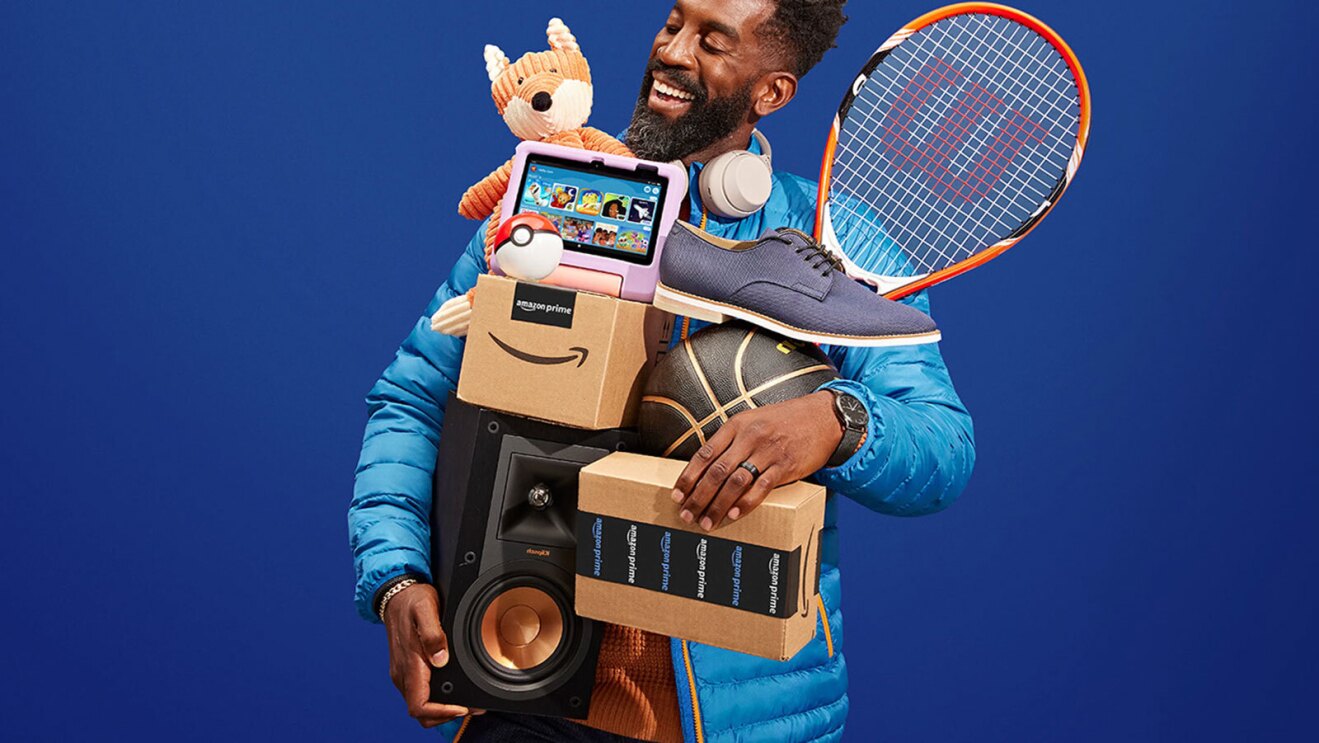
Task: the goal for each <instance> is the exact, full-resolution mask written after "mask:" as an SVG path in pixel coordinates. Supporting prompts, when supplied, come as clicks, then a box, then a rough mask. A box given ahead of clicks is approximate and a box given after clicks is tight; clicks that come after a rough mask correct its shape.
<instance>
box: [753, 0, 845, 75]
mask: <svg viewBox="0 0 1319 743" xmlns="http://www.w3.org/2000/svg"><path fill="white" fill-rule="evenodd" d="M846 4H847V0H774V6H775V7H774V15H772V16H770V17H769V18H767V19H765V21H764V22H762V23H761V24H760V26H759V27H758V28H757V29H756V33H757V34H758V35H759V36H760V37H761V39H763V40H765V41H767V42H769V46H770V48H771V49H773V51H774V52H775V53H776V54H778V55H781V57H782V58H783V59H785V60H786V61H787V64H788V71H789V72H791V73H792V74H794V75H796V76H797V77H801V76H803V75H805V74H806V73H807V72H809V71H810V69H811V68H812V67H814V66H815V65H816V63H818V62H819V61H820V60H821V59H823V58H824V53H825V52H827V51H829V50H830V49H833V48H834V46H836V44H835V42H836V41H837V39H838V30H839V29H840V28H842V27H843V24H844V23H847V16H845V15H843V6H844V5H846Z"/></svg>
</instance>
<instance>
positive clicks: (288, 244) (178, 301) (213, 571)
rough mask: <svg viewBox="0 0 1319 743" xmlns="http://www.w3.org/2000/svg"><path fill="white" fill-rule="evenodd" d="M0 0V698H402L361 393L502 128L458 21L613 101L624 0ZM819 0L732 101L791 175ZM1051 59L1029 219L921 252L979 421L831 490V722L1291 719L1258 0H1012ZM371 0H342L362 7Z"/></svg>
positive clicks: (1284, 379) (168, 707)
mask: <svg viewBox="0 0 1319 743" xmlns="http://www.w3.org/2000/svg"><path fill="white" fill-rule="evenodd" d="M467 5H468V4H466V3H447V2H446V3H435V2H433V3H421V2H409V3H404V2H396V3H380V4H367V3H351V4H349V3H337V4H330V3H325V2H314V3H313V2H285V3H269V2H264V1H262V2H252V1H249V2H225V3H198V2H186V3H178V2H140V3H117V4H110V3H92V2H83V3H71V2H56V1H54V0H33V1H19V0H10V1H9V2H5V3H4V4H3V6H2V7H0V256H3V267H2V268H0V319H2V320H3V322H0V340H2V342H3V349H2V351H0V353H2V356H0V358H2V359H3V365H0V369H3V371H2V372H0V374H3V379H2V380H0V382H2V383H3V388H2V389H3V390H4V395H5V398H4V407H3V410H4V413H3V421H4V425H3V429H0V430H3V437H4V438H3V442H0V443H3V446H0V465H3V471H4V479H3V486H0V487H3V495H2V496H0V523H2V524H3V527H0V528H3V532H2V533H0V557H2V558H3V573H2V575H3V578H4V596H5V604H4V610H3V620H2V621H3V632H2V633H0V641H2V642H3V661H2V663H3V671H2V672H0V684H3V687H4V693H3V694H0V734H2V735H3V737H5V738H6V739H8V740H67V739H76V738H83V737H88V736H94V735H95V736H101V737H111V738H124V737H127V736H129V735H130V734H132V733H138V732H140V733H143V734H145V733H148V732H150V733H154V734H159V735H162V736H170V737H173V738H183V739H189V740H234V739H262V740H284V739H290V738H294V737H295V736H296V737H298V738H302V739H307V740H349V739H356V740H386V739H389V740H395V739H397V740H402V739H408V738H415V739H420V738H421V737H422V736H423V735H424V734H423V733H422V732H421V731H420V730H419V729H418V728H417V727H416V725H415V723H413V722H412V721H411V720H409V719H408V718H407V717H406V715H405V714H404V708H403V705H402V703H401V701H400V700H399V698H398V696H397V694H396V692H395V691H394V689H393V687H392V686H391V685H390V682H389V679H388V677H387V673H386V653H385V650H386V648H385V643H384V635H383V632H382V631H381V630H380V628H379V627H374V626H368V625H367V624H365V623H363V622H361V620H359V619H358V618H357V617H356V615H355V613H354V611H353V608H352V606H351V595H352V567H351V561H350V556H349V552H348V548H347V535H346V528H345V522H344V508H345V506H346V505H347V501H348V497H349V493H350V490H351V486H352V473H353V467H354V464H355V461H356V457H357V450H358V444H359V439H360V435H361V428H362V424H363V422H364V416H365V409H364V406H363V404H362V397H363V395H364V394H365V392H366V391H367V389H368V388H369V387H370V385H371V383H372V382H373V381H374V379H375V378H376V376H377V374H378V373H379V372H380V371H381V370H382V369H383V368H384V366H385V365H386V363H387V362H388V361H389V359H390V358H391V354H392V353H393V350H394V348H395V347H396V346H397V343H398V342H399V341H400V340H401V339H402V337H403V335H404V334H405V332H406V330H407V329H408V328H409V327H410V325H411V324H412V323H413V322H414V321H415V319H416V317H417V315H418V313H419V311H420V310H421V309H422V308H423V306H424V305H425V303H426V301H427V300H428V299H429V297H430V296H431V293H432V292H433V291H434V289H435V287H436V285H438V284H439V282H440V281H441V280H442V279H443V277H444V275H445V273H446V269H447V268H448V266H449V265H450V264H451V263H452V261H453V260H454V258H455V256H456V255H457V253H458V251H459V249H460V247H461V246H462V245H463V244H464V243H465V242H466V241H467V239H468V237H469V235H470V234H471V232H472V230H473V225H472V224H471V223H467V222H464V221H463V220H462V219H460V218H459V217H458V216H457V214H456V213H455V205H456V202H457V199H458V196H459V195H460V193H461V191H462V189H463V188H465V187H466V186H467V185H469V184H470V183H473V182H475V181H476V180H477V179H478V178H480V177H481V176H483V175H484V174H485V173H486V172H487V171H488V170H489V169H491V168H493V167H494V166H495V165H497V164H499V163H500V162H502V161H503V159H504V158H505V157H507V156H508V155H509V153H511V151H512V148H513V146H514V144H515V140H514V138H513V136H512V135H511V134H508V133H507V132H506V131H505V130H504V127H503V125H502V124H501V122H500V121H499V119H498V118H497V117H496V114H495V112H494V109H493V105H492V104H491V103H490V100H489V90H488V83H487V82H486V81H485V73H484V67H483V64H482V59H481V45H482V44H484V43H485V42H487V41H493V42H497V43H499V44H500V45H501V46H502V47H503V48H504V49H505V50H506V51H508V52H509V53H510V54H513V55H517V54H520V53H521V52H522V51H526V50H534V49H541V48H543V46H544V37H543V29H544V27H545V21H546V19H547V18H548V17H549V16H550V15H552V14H560V15H563V16H564V17H565V19H566V20H567V21H568V23H569V25H570V26H572V28H573V30H574V31H575V32H576V34H577V35H578V37H579V38H580V39H581V41H582V43H583V46H584V48H585V51H586V52H587V54H588V57H589V58H590V59H591V60H592V62H593V70H594V73H595V78H596V115H595V116H594V117H593V120H592V123H593V124H595V125H597V126H600V127H602V128H604V129H606V130H610V131H616V130H618V129H620V128H621V127H622V126H623V125H624V124H625V123H626V120H627V117H628V114H629V113H630V111H631V108H632V103H633V101H634V99H635V95H636V93H637V89H638V85H639V82H640V78H641V70H642V66H643V63H644V61H645V56H646V53H647V49H648V46H649V43H650V39H651V37H652V35H653V33H654V32H655V31H656V30H657V29H658V27H659V24H660V23H661V22H662V18H663V15H664V12H665V9H666V6H665V4H664V3H662V2H656V3H635V4H633V3H613V4H610V5H609V6H608V7H609V10H608V12H607V13H604V12H602V11H601V8H602V7H604V6H602V5H601V4H598V3H552V4H548V6H547V4H546V3H544V2H504V3H499V5H500V6H501V10H500V11H499V16H500V17H501V18H503V19H507V20H505V21H504V22H500V23H492V22H491V21H490V17H491V16H492V15H493V13H492V12H491V11H488V10H484V9H482V8H481V7H480V4H476V3H473V4H471V7H464V6H467ZM931 5H932V3H928V2H909V1H906V0H904V1H902V2H885V3H873V2H856V3H853V6H854V7H852V8H851V9H850V10H851V14H852V16H853V20H852V22H851V23H850V24H849V25H848V26H847V27H846V28H845V29H844V31H843V34H842V37H841V39H840V42H839V45H840V48H839V49H837V50H835V51H834V52H832V53H831V54H830V55H829V56H828V58H827V59H826V60H825V62H824V63H823V64H821V65H820V66H819V67H818V68H817V69H816V70H815V71H813V72H812V73H811V74H810V75H809V76H808V77H806V79H805V81H804V83H805V84H804V86H803V88H802V90H801V95H800V96H799V98H798V100H797V101H796V102H794V103H793V104H792V105H791V106H790V107H789V108H788V109H787V110H786V111H784V112H782V113H781V114H780V115H778V116H776V117H774V118H773V119H771V120H769V121H768V122H767V124H766V126H765V129H766V131H767V133H768V134H769V136H770V137H771V138H772V139H773V141H774V143H775V145H776V147H775V152H776V155H777V161H776V165H778V167H779V168H783V169H788V170H792V171H795V172H799V173H804V174H807V175H813V174H814V173H815V172H816V169H817V165H818V157H819V150H820V147H821V144H822V142H823V138H824V134H825V130H826V127H827V126H828V123H829V121H830V116H831V112H832V110H833V108H834V106H835V105H836V103H837V100H838V98H839V96H840V93H841V89H842V86H843V85H845V84H846V81H847V80H849V79H850V78H851V76H852V74H853V73H854V71H855V69H856V67H857V66H858V65H859V64H860V63H861V62H862V61H863V60H864V59H865V57H866V56H867V55H868V54H869V52H870V51H871V49H872V48H873V47H874V46H875V45H877V44H878V42H879V41H880V40H881V39H882V38H883V37H885V36H887V35H888V33H889V32H891V31H892V30H894V29H895V28H897V27H898V26H899V25H901V24H902V23H903V22H905V21H906V20H908V19H909V18H912V17H914V16H915V15H917V14H918V13H919V12H921V11H923V10H926V9H928V7H930V6H931ZM1022 5H1023V6H1024V7H1025V8H1026V9H1028V10H1031V11H1034V12H1036V13H1038V14H1040V15H1041V16H1042V17H1044V18H1045V19H1047V20H1048V21H1049V22H1050V23H1051V24H1052V25H1054V26H1055V27H1056V28H1057V29H1058V30H1059V31H1060V32H1061V33H1062V34H1063V36H1064V37H1065V38H1067V39H1068V40H1069V41H1070V42H1071V44H1072V45H1073V46H1074V48H1075V49H1076V50H1077V52H1078V54H1079V55H1080V57H1081V58H1082V60H1083V62H1084V64H1085V65H1086V67H1087V70H1088V72H1089V74H1090V77H1091V81H1092V85H1093V91H1094V100H1095V120H1094V136H1093V139H1092V144H1091V148H1090V150H1089V153H1088V157H1087V158H1086V162H1085V164H1084V166H1083V167H1082V169H1081V172H1080V175H1079V178H1078V180H1077V182H1076V184H1075V186H1074V188H1073V189H1072V191H1071V192H1070V193H1069V194H1068V196H1067V197H1066V199H1064V201H1063V202H1062V204H1061V206H1060V207H1059V208H1058V209H1057V210H1056V211H1055V213H1054V214H1053V215H1052V216H1050V217H1049V219H1048V220H1047V221H1046V222H1045V223H1044V225H1043V226H1042V227H1041V228H1040V229H1039V230H1037V231H1036V232H1035V233H1034V234H1032V235H1031V237H1030V238H1029V239H1028V240H1027V241H1026V242H1024V243H1023V244H1022V245H1021V246H1019V247H1018V248H1017V249H1016V250H1014V251H1013V252H1011V253H1009V254H1008V255H1006V256H1005V257H1004V258H1003V259H1001V260H1000V261H997V262H995V263H993V264H991V265H990V266H988V267H987V268H985V269H983V270H980V271H977V272H975V273H973V274H971V275H968V276H965V277H963V278H961V279H959V280H957V281H956V282H955V283H952V284H949V285H946V286H944V287H942V288H940V289H938V290H937V291H936V292H935V296H934V304H935V310H936V315H937V317H938V319H939V321H940V324H941V326H942V328H943V330H944V334H945V341H944V343H943V351H944V354H945V356H946V357H947V360H948V363H949V365H950V367H951V369H952V371H953V374H954V378H955V380H956V381H957V384H958V389H959V390H960V392H961V394H962V396H963V397H964V398H965V400H966V402H967V404H968V405H969V406H970V408H971V410H972V412H973V413H974V415H975V421H976V428H977V438H978V441H979V462H978V465H977V469H976V473H975V476H974V478H973V479H972V482H971V485H970V488H969V490H968V491H967V492H966V494H965V496H964V497H963V499H962V500H961V501H960V502H959V503H957V504H956V505H955V506H954V507H953V508H952V509H951V510H949V511H947V512H945V513H943V514H940V515H937V516H933V517H929V518H924V519H918V520H899V519H891V518H885V517H881V516H878V515H872V514H870V513H867V512H864V511H862V510H861V509H859V508H856V507H852V506H850V505H849V507H848V508H847V510H846V511H845V517H846V520H845V522H844V523H845V527H844V532H845V533H844V535H843V540H844V541H843V545H844V547H843V570H844V575H845V585H844V588H845V593H844V595H845V599H844V607H845V611H846V615H847V635H848V640H847V654H848V659H849V661H850V663H849V667H850V674H851V684H852V714H851V718H850V722H849V728H848V730H849V734H850V735H849V737H851V738H852V739H856V740H870V739H873V738H874V737H875V736H877V735H878V736H882V737H883V738H884V739H886V740H895V741H984V740H1013V741H1016V740H1098V741H1108V740H1159V739H1163V740H1237V739H1257V740H1258V739H1293V740H1296V739H1314V737H1313V736H1314V735H1315V734H1316V733H1317V732H1319V730H1317V729H1316V728H1317V726H1316V723H1315V718H1314V715H1313V702H1314V689H1315V668H1316V665H1317V662H1319V657H1317V656H1319V653H1317V652H1316V651H1317V650H1319V641H1317V640H1316V637H1315V634H1316V631H1315V628H1316V626H1319V622H1317V621H1316V620H1317V619H1319V617H1316V590H1315V588H1316V587H1315V581H1314V576H1315V568H1316V549H1315V544H1314V543H1315V532H1316V523H1317V522H1316V516H1319V514H1317V513H1316V510H1317V509H1316V499H1315V490H1316V486H1315V483H1316V479H1317V478H1316V474H1319V473H1316V465H1315V456H1314V444H1315V441H1316V436H1315V430H1314V423H1313V421H1314V413H1315V411H1316V409H1317V408H1319V406H1316V395H1315V386H1314V384H1313V381H1314V373H1313V372H1314V366H1313V365H1312V363H1311V357H1312V353H1311V349H1310V345H1311V341H1312V339H1313V337H1314V331H1313V321H1314V319H1315V317H1316V314H1317V313H1316V306H1315V300H1314V298H1313V292H1312V291H1311V288H1310V285H1311V283H1312V281H1311V274H1313V272H1314V269H1315V259H1314V250H1313V246H1312V245H1311V242H1312V237H1307V236H1310V235H1313V232H1312V226H1311V222H1312V219H1313V215H1314V213H1315V211H1314V203H1315V196H1316V194H1315V189H1314V187H1313V186H1312V180H1311V173H1312V172H1313V171H1314V168H1315V165H1316V163H1315V156H1314V146H1313V122H1314V109H1313V96H1312V95H1311V94H1307V93H1305V92H1304V91H1305V90H1307V89H1309V86H1310V85H1311V84H1312V83H1313V80H1314V79H1315V78H1316V72H1319V70H1316V63H1315V61H1314V55H1313V54H1312V52H1311V51H1309V50H1312V49H1313V43H1312V42H1313V40H1312V38H1311V37H1310V30H1311V29H1312V28H1313V27H1314V21H1315V20H1316V18H1315V11H1314V10H1313V9H1312V6H1310V5H1308V4H1304V3H1301V2H1276V3H1228V2H1223V1H1221V0H1210V1H1207V2H1200V3H1166V2H1165V3H1157V2H1145V1H1140V2H1137V1H1135V0H1130V1H1129V0H1114V1H1112V2H1093V3H1043V2H1034V1H1031V2H1023V3H1022ZM377 6H378V7H377Z"/></svg>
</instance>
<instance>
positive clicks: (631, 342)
mask: <svg viewBox="0 0 1319 743" xmlns="http://www.w3.org/2000/svg"><path fill="white" fill-rule="evenodd" d="M672 333H673V315H670V314H669V313H667V312H664V311H662V310H659V309H656V308H655V307H653V306H651V305H648V304H641V303H638V302H628V301H625V300H621V299H615V298H613V297H606V296H604V295H601V294H590V293H587V292H574V291H570V290H567V289H560V288H557V287H552V286H547V285H544V284H533V283H528V282H524V281H514V280H512V279H508V278H504V277H501V276H490V275H483V276H481V277H480V278H479V279H478V280H477V282H476V300H475V306H474V307H473V308H472V323H471V327H470V329H469V330H468V333H467V348H466V350H465V351H464V352H463V367H462V372H461V373H460V375H459V377H458V397H460V398H462V399H463V400H464V401H466V402H469V403H472V404H473V405H480V406H483V407H487V408H492V409H494V410H501V411H503V412H506V413H513V414H515V415H523V416H527V417H530V418H539V419H541V420H546V421H550V422H551V423H559V424H562V425H565V426H574V427H576V428H588V429H595V430H604V429H608V428H620V427H624V426H629V425H632V424H633V423H634V422H635V420H636V414H637V405H638V403H639V402H640V399H641V390H642V388H643V387H644V386H645V382H646V374H647V373H648V372H649V371H650V369H651V368H652V367H653V366H654V365H655V361H656V359H657V358H658V357H659V356H660V355H662V354H663V353H664V352H665V350H666V349H667V348H668V344H669V338H670V336H671V335H672Z"/></svg>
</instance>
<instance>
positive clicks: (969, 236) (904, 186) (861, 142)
mask: <svg viewBox="0 0 1319 743" xmlns="http://www.w3.org/2000/svg"><path fill="white" fill-rule="evenodd" d="M1078 121H1079V94H1078V92H1077V86H1076V81H1075V80H1074V79H1072V77H1071V73H1070V70H1069V69H1068V67H1067V64H1066V60H1064V59H1063V58H1062V56H1061V55H1060V54H1059V52H1058V51H1057V50H1056V49H1055V48H1054V47H1053V45H1052V44H1050V43H1049V42H1048V40H1046V39H1045V38H1043V37H1042V36H1040V35H1039V34H1038V33H1036V32H1035V31H1033V30H1032V29H1030V28H1027V27H1025V26H1023V25H1021V24H1019V23H1016V22H1014V21H1011V20H1008V19H1005V18H1002V17H999V16H990V15H984V14H974V15H973V14H967V15H961V16H955V17H953V18H950V19H946V20H944V21H941V22H939V23H937V24H935V25H934V26H932V27H927V28H925V29H922V30H921V31H919V32H917V33H916V34H915V35H913V36H912V37H911V38H909V39H908V40H906V41H905V42H903V43H901V44H899V45H898V46H897V47H896V48H895V49H894V50H893V51H892V52H891V53H889V55H888V56H887V57H886V58H885V59H884V60H883V62H882V63H881V64H879V65H878V66H877V67H876V68H875V70H874V71H873V72H872V73H871V74H870V76H869V78H868V79H867V80H866V81H865V82H864V84H863V85H862V87H861V89H860V91H859V93H858V95H857V96H856V98H855V100H854V101H853V102H852V105H851V108H850V109H849V111H848V112H847V115H846V116H845V118H844V120H843V121H842V125H841V127H840V131H839V134H838V146H837V148H836V150H835V160H834V166H833V177H832V181H831V184H830V200H829V207H830V213H831V215H832V218H833V220H834V221H833V226H834V228H835V231H836V232H837V233H838V234H839V237H840V241H842V242H844V246H843V250H844V252H845V253H846V254H847V255H848V256H849V257H850V258H851V259H852V261H853V262H854V263H857V264H860V265H861V266H862V267H863V268H864V269H866V270H868V271H870V272H873V273H876V274H880V275H884V276H910V275H919V274H925V273H930V272H933V271H937V270H940V269H942V268H945V267H947V266H949V265H952V264H954V263H957V262H959V261H961V260H964V259H965V258H967V257H969V256H970V255H973V254H974V253H976V252H978V251H980V250H982V249H984V248H986V247H989V246H991V245H993V244H995V243H997V242H998V241H1000V240H1002V239H1004V238H1006V237H1008V236H1010V235H1011V234H1012V233H1013V232H1014V231H1015V230H1016V229H1018V228H1019V227H1020V226H1021V225H1022V224H1023V223H1025V222H1026V221H1027V220H1028V219H1030V218H1031V217H1032V216H1033V215H1034V214H1035V213H1038V211H1039V209H1040V207H1041V206H1042V205H1044V204H1046V203H1047V200H1048V198H1049V195H1050V194H1051V193H1052V192H1053V190H1054V187H1055V186H1056V184H1057V182H1058V180H1059V178H1060V177H1061V176H1062V174H1064V173H1065V172H1066V170H1067V163H1068V160H1069V159H1070V157H1071V155H1072V152H1073V150H1074V146H1075V142H1076V132H1077V128H1078ZM897 246H901V247H900V248H897Z"/></svg>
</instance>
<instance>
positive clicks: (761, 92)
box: [751, 71, 797, 118]
mask: <svg viewBox="0 0 1319 743" xmlns="http://www.w3.org/2000/svg"><path fill="white" fill-rule="evenodd" d="M796 95H797V76H796V75H794V74H792V73H791V72H781V71H780V72H770V73H766V74H765V75H764V76H763V77H761V78H760V80H758V81H757V82H756V86H755V97H754V98H753V99H752V102H751V109H752V110H753V111H755V112H756V117H757V118H762V117H765V116H769V115H770V114H772V113H774V112H775V111H777V110H779V109H780V108H783V107H784V106H786V105H788V102H789V101H791V100H792V99H793V98H794V97H795V96H796Z"/></svg>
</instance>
